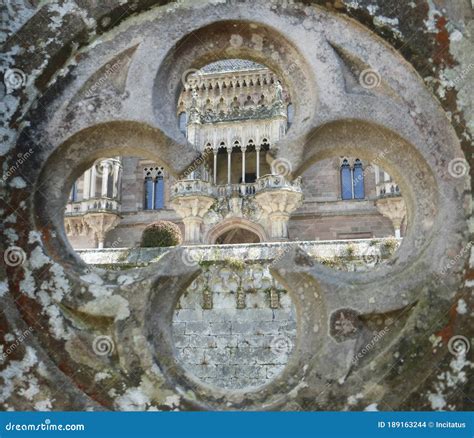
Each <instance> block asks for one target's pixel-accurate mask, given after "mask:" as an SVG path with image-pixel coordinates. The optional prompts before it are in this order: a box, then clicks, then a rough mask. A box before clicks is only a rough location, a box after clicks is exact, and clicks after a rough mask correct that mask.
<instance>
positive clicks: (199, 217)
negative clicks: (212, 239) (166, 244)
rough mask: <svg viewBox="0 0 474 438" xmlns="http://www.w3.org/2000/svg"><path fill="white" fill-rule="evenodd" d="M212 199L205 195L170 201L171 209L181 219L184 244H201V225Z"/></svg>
mask: <svg viewBox="0 0 474 438" xmlns="http://www.w3.org/2000/svg"><path fill="white" fill-rule="evenodd" d="M213 203H214V198H211V197H210V196H206V195H198V194H195V195H185V196H177V197H175V198H174V199H173V200H172V201H171V206H172V207H173V209H174V210H175V211H176V212H177V213H178V214H179V215H180V216H181V217H182V219H183V223H184V242H183V243H185V244H199V243H202V237H201V225H202V223H203V222H204V215H205V214H206V213H207V212H208V210H209V208H210V207H211V205H212V204H213Z"/></svg>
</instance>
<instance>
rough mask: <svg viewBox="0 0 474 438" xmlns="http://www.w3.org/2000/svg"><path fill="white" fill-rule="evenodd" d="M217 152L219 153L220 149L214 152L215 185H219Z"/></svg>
mask: <svg viewBox="0 0 474 438" xmlns="http://www.w3.org/2000/svg"><path fill="white" fill-rule="evenodd" d="M217 151H218V149H214V150H213V152H214V175H213V178H214V185H216V184H217Z"/></svg>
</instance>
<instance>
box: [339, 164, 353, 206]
mask: <svg viewBox="0 0 474 438" xmlns="http://www.w3.org/2000/svg"><path fill="white" fill-rule="evenodd" d="M341 197H342V199H352V175H351V166H350V165H349V162H348V161H347V160H344V161H343V162H342V165H341Z"/></svg>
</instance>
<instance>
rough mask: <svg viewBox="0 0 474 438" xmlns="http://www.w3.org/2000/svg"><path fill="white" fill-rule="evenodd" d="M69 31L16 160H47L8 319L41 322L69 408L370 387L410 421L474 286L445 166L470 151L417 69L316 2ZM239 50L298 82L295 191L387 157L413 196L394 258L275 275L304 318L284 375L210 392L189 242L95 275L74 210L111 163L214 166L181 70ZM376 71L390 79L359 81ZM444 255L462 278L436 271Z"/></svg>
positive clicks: (299, 405)
mask: <svg viewBox="0 0 474 438" xmlns="http://www.w3.org/2000/svg"><path fill="white" fill-rule="evenodd" d="M101 7H103V9H104V10H105V9H107V8H108V7H109V6H107V5H103V6H101ZM257 17H258V18H257ZM71 26H72V28H71V29H72V30H71V31H70V32H71V38H72V40H71V41H72V44H71V47H74V49H72V52H73V53H72V55H73V56H71V57H70V61H69V64H68V65H65V66H61V68H62V70H61V71H62V76H58V78H57V80H56V82H55V83H54V84H52V85H51V86H50V87H46V86H44V85H43V87H44V91H43V93H42V95H41V96H40V95H38V96H36V102H37V104H35V106H34V107H32V108H31V109H29V111H28V120H29V122H28V126H25V128H24V129H23V131H22V132H21V134H20V137H19V139H18V142H17V144H16V146H15V148H13V149H11V150H10V151H9V152H8V154H7V156H6V159H7V160H15V159H16V157H18V154H24V153H25V152H26V151H28V150H30V149H32V150H33V151H34V153H33V154H32V155H31V158H30V159H28V160H26V161H25V163H24V164H23V167H22V175H23V176H22V177H19V176H17V175H15V176H14V177H12V178H11V179H10V180H8V181H7V186H6V198H5V199H6V202H8V204H9V206H10V207H9V208H11V209H12V211H14V212H16V213H15V218H16V219H15V220H14V221H13V220H11V221H9V222H7V223H6V226H5V234H6V236H9V237H10V243H11V244H12V245H14V246H16V247H19V248H21V249H22V251H23V252H24V260H23V263H20V264H17V265H15V266H8V267H7V271H8V276H9V282H10V290H11V301H8V303H9V304H8V306H7V307H8V310H7V319H8V323H9V324H12V325H13V327H17V328H19V327H21V326H22V324H26V326H33V327H41V330H39V329H37V330H35V331H34V333H33V336H34V339H35V340H36V341H37V342H36V343H35V351H36V353H33V352H32V350H31V354H35V355H36V357H37V358H38V360H42V361H44V362H45V363H46V362H47V363H48V365H47V366H48V370H49V372H50V375H51V376H54V379H56V380H57V381H61V382H63V383H62V384H61V385H62V387H63V388H65V389H64V394H59V395H56V396H55V397H57V398H58V400H61V402H62V403H63V405H64V406H65V405H67V406H68V407H69V408H71V409H74V408H77V409H88V408H91V409H103V408H105V409H116V410H123V409H140V410H144V409H163V410H170V409H180V410H189V409H199V410H200V409H248V410H256V409H263V410H271V409H283V410H314V409H332V410H334V409H345V408H347V407H348V405H347V402H346V401H347V400H348V398H349V397H350V396H353V395H354V394H358V399H360V400H363V403H364V404H365V405H370V404H373V403H378V404H379V406H385V407H387V406H390V407H391V408H393V409H395V408H399V409H403V407H404V406H405V404H404V403H405V401H406V400H407V398H408V397H409V396H410V394H413V393H414V392H416V390H417V385H418V384H419V385H421V384H422V383H423V380H424V379H425V368H426V363H427V362H426V359H423V357H430V355H431V347H432V345H431V342H430V341H429V340H428V338H429V334H430V333H432V332H433V330H434V327H440V326H441V325H442V324H441V322H440V321H443V320H445V318H446V314H447V312H448V311H449V309H450V307H451V305H452V301H453V299H454V296H455V293H456V291H457V290H458V288H459V287H460V284H461V280H462V275H461V274H462V269H463V265H464V261H465V259H466V256H467V253H465V252H463V250H462V248H463V247H464V245H465V243H466V242H467V240H468V238H467V221H466V216H467V213H466V209H465V205H466V202H465V199H466V193H467V187H468V184H467V177H464V178H453V177H452V175H450V173H449V171H448V166H447V163H449V162H451V161H452V160H454V159H456V158H458V157H462V156H463V152H462V150H461V148H460V144H459V140H458V139H457V137H456V134H455V132H454V130H453V128H452V126H451V125H450V123H449V120H448V118H447V117H446V115H445V113H444V112H443V111H442V110H441V108H440V107H439V105H438V103H437V101H436V100H435V98H434V97H433V96H432V95H431V93H430V92H429V91H428V90H427V89H426V87H425V86H424V84H423V82H422V80H421V79H420V78H419V77H418V75H417V74H416V72H415V71H414V69H413V68H412V67H411V66H410V65H408V64H407V62H406V61H405V60H404V59H402V57H401V55H400V54H399V53H398V52H396V51H395V50H394V49H392V48H391V47H389V46H388V45H387V44H386V43H384V42H383V41H382V40H380V39H379V38H378V37H377V36H375V35H374V34H373V33H371V32H370V31H368V30H366V29H365V28H363V27H362V26H360V25H357V24H356V23H355V22H353V21H351V20H349V19H347V18H344V17H343V16H341V15H337V14H335V13H332V12H329V11H328V10H326V9H323V8H321V7H317V6H308V5H303V4H300V3H296V4H294V5H292V6H291V7H289V8H281V9H278V10H275V9H274V8H273V7H272V3H271V2H265V1H256V2H251V4H250V3H247V4H245V3H243V4H239V6H235V5H234V4H233V2H226V3H212V4H210V3H209V4H207V3H203V4H199V5H191V4H187V3H182V2H178V3H176V4H174V6H173V10H172V11H171V12H170V11H169V10H168V8H167V6H157V7H154V8H151V9H150V10H148V11H144V12H141V13H138V14H137V15H136V16H134V17H133V18H130V19H129V20H124V21H123V22H121V23H120V24H119V25H118V26H117V28H114V29H111V30H109V31H105V30H104V34H103V35H101V36H100V37H98V38H97V39H95V40H94V41H93V42H92V41H91V42H90V44H89V43H86V42H85V41H84V40H83V39H82V40H81V44H80V45H81V47H80V50H79V49H78V47H79V44H75V41H76V39H79V36H78V35H79V32H76V27H75V26H76V25H73V24H71ZM63 27H64V28H63ZM63 27H61V29H58V31H57V32H59V34H60V35H61V36H60V37H61V38H62V39H63V40H65V39H66V35H65V34H64V35H63V33H69V31H67V30H66V28H67V29H69V27H68V26H66V24H64V25H63ZM170 29H173V31H172V32H170ZM81 35H85V33H81ZM81 38H84V36H82V37H81ZM78 41H79V40H78ZM58 50H59V49H58ZM235 58H241V59H248V60H251V61H254V62H257V63H261V64H265V65H268V67H269V68H271V69H272V70H273V71H275V73H276V74H277V75H278V76H279V77H281V78H282V81H283V82H284V83H285V84H286V85H287V86H288V89H289V92H290V94H291V97H292V103H293V104H294V107H295V117H294V120H293V123H292V126H291V129H290V130H289V131H288V133H287V135H286V136H285V137H284V138H282V139H281V141H279V142H278V143H277V144H276V145H275V149H274V151H273V153H274V154H275V158H280V159H282V160H286V162H288V163H290V166H291V172H290V173H289V174H288V175H287V178H288V180H289V181H292V180H296V179H297V178H298V176H300V175H301V173H302V172H304V170H305V169H307V168H308V167H309V166H311V165H312V164H313V163H315V162H318V161H320V160H323V159H326V158H329V157H334V156H357V157H360V158H361V159H364V160H367V161H369V162H376V163H378V164H380V165H381V166H383V168H384V169H385V170H386V171H387V172H389V173H390V175H392V176H393V177H394V178H395V180H396V181H397V182H398V184H399V185H400V189H401V191H402V193H403V195H404V200H405V202H406V208H407V218H408V224H409V227H408V233H407V235H406V236H405V237H404V240H403V243H402V245H401V247H400V249H399V250H398V252H397V253H396V255H395V256H394V257H393V258H392V259H391V260H390V261H389V262H388V263H386V264H383V265H380V267H378V268H376V269H374V270H372V271H368V272H363V273H362V272H338V271H335V270H333V269H330V268H328V267H326V266H323V265H321V264H319V263H317V262H316V261H315V260H314V259H313V258H312V257H310V256H309V255H308V254H307V253H306V252H305V251H304V249H302V248H301V247H299V245H298V244H297V243H295V244H294V245H292V246H291V248H290V249H289V250H288V251H286V253H285V254H284V255H283V256H282V257H281V258H280V259H279V260H277V261H275V262H274V263H271V264H270V266H269V272H270V273H271V275H272V277H273V278H274V280H275V281H277V282H278V283H279V284H280V285H281V288H282V290H284V291H285V293H287V295H288V306H287V310H288V312H289V314H290V313H292V314H293V315H294V327H292V328H290V329H289V331H288V332H285V333H283V335H284V336H286V337H287V338H289V339H290V340H291V343H292V344H293V345H291V352H290V354H288V355H287V357H286V358H285V363H284V366H283V367H279V368H278V370H277V371H278V372H275V373H270V374H268V376H271V377H269V378H267V377H265V378H264V379H263V378H262V379H261V380H259V381H258V382H254V383H256V384H255V385H251V386H250V387H245V388H244V389H243V387H242V386H239V384H236V385H227V386H225V385H224V386H223V385H218V384H215V382H212V381H211V382H207V383H206V382H203V381H202V379H201V380H199V379H197V378H196V376H195V374H196V373H195V372H193V373H190V371H189V368H187V367H186V366H184V365H183V363H182V361H181V359H180V354H183V352H180V351H179V348H180V347H179V340H177V339H176V336H177V333H176V330H177V329H178V325H177V324H178V323H179V322H180V321H179V318H178V319H177V313H176V312H177V306H178V308H179V306H180V305H181V306H182V305H183V300H184V298H183V293H184V292H185V291H186V289H187V288H188V287H189V286H190V285H191V284H192V283H193V281H195V280H196V279H198V278H199V276H200V275H201V274H202V272H203V269H202V266H201V265H200V264H199V263H186V261H187V255H186V249H183V248H176V249H173V250H170V251H169V252H168V253H166V254H165V255H163V256H162V257H161V258H159V260H157V261H156V262H154V263H152V264H150V265H149V266H147V267H144V268H139V269H133V270H129V271H112V270H108V271H105V270H101V269H93V268H90V267H88V266H87V265H86V264H85V263H84V262H83V261H82V260H80V258H79V257H78V256H77V255H76V254H75V253H74V251H73V250H72V248H71V246H70V244H69V243H68V241H67V238H66V234H65V230H64V214H63V211H64V206H65V204H66V202H67V197H68V193H66V191H65V187H71V186H72V184H73V182H74V181H75V180H76V179H77V178H78V177H79V176H80V175H81V174H82V173H83V172H84V171H85V170H86V169H87V168H89V167H90V166H91V165H92V164H93V163H94V162H95V160H97V159H99V158H101V157H107V156H118V155H130V156H142V157H146V158H148V159H151V160H153V161H155V162H157V163H159V165H160V166H163V167H164V168H165V169H166V170H167V171H168V172H170V173H171V174H173V175H175V176H178V175H180V174H181V173H182V172H183V170H184V169H186V167H187V166H189V165H190V164H191V163H192V162H193V161H195V160H196V159H198V158H199V156H200V151H199V150H198V149H197V148H196V147H194V146H193V145H192V144H190V143H188V142H187V141H186V139H185V138H184V137H183V135H182V134H181V132H180V131H179V123H178V119H177V115H176V104H177V99H178V97H179V93H180V89H181V87H182V82H181V78H182V75H183V73H184V72H186V71H187V70H190V69H199V68H200V67H202V66H204V65H206V64H209V63H210V62H213V61H215V60H216V59H235ZM52 59H53V57H51V60H45V62H46V63H48V66H49V68H50V69H55V70H59V67H57V66H55V65H54V63H53V61H52ZM117 63H118V64H119V65H120V66H121V68H120V69H119V70H117V71H115V70H114V69H112V70H111V69H110V66H111V65H114V64H117ZM367 70H370V71H371V72H372V73H373V75H375V79H376V82H377V85H376V86H372V85H371V82H369V85H367V83H366V82H365V80H366V79H364V78H363V79H361V77H362V72H365V71H367ZM107 72H109V73H107ZM104 75H106V77H107V75H108V76H109V77H110V79H111V80H109V81H106V82H107V83H106V84H105V85H104V83H103V81H102V82H101V80H100V78H101V77H104ZM38 81H39V80H38ZM369 81H370V79H369ZM97 84H98V85H97ZM84 102H87V104H85V103H84ZM414 109H422V111H421V110H420V111H415V110H414ZM458 254H461V255H460V256H458V257H457V256H456V255H458ZM446 255H449V256H450V257H452V258H451V259H450V260H452V263H450V265H449V266H450V267H449V275H446V276H440V275H439V273H440V272H444V270H443V269H444V266H445V264H446ZM290 302H291V304H290ZM178 303H181V304H180V305H178ZM9 306H10V307H9ZM293 306H294V309H292V308H293ZM173 326H174V327H175V333H174V334H173ZM430 330H431V332H430ZM278 333H280V331H279V328H278V327H277V328H276V331H275V334H278ZM374 336H377V342H373V339H374ZM369 344H370V345H371V344H374V345H375V346H374V347H373V348H369V349H368V348H366V346H367V345H369ZM28 348H30V347H28ZM277 348H278V347H277ZM446 353H447V352H446ZM447 354H449V353H447ZM397 355H398V356H399V355H403V357H404V360H403V361H397V360H396V358H397V357H398V356H397ZM27 362H28V361H27V359H24V361H23V362H22V364H23V365H22V366H24V367H27V366H28V363H27ZM197 365H199V364H196V366H197ZM194 371H195V370H194ZM266 376H267V375H266ZM204 377H205V376H204ZM367 382H374V384H373V385H370V384H367ZM349 407H350V406H349Z"/></svg>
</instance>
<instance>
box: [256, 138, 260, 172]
mask: <svg viewBox="0 0 474 438" xmlns="http://www.w3.org/2000/svg"><path fill="white" fill-rule="evenodd" d="M255 154H256V156H257V165H256V166H257V172H256V173H257V179H258V178H260V146H255Z"/></svg>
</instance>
